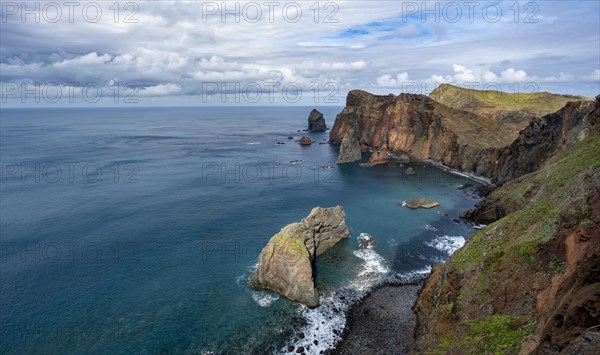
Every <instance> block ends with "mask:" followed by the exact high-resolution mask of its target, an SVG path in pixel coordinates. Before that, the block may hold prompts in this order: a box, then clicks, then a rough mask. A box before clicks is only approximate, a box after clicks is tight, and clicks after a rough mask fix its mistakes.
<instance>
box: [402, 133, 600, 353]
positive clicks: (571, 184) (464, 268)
mask: <svg viewBox="0 0 600 355" xmlns="http://www.w3.org/2000/svg"><path fill="white" fill-rule="evenodd" d="M599 156H600V135H599V134H598V133H597V132H596V133H594V134H592V135H590V136H589V137H588V138H586V139H584V140H583V141H582V142H580V143H577V144H575V145H573V146H570V147H566V148H565V149H564V150H562V151H561V152H559V153H558V154H557V155H555V156H554V157H552V158H551V159H550V160H549V161H548V162H547V163H546V164H545V165H544V166H543V167H542V168H540V170H538V171H537V172H535V173H533V174H529V175H526V176H523V177H522V178H520V179H518V180H515V181H513V182H511V183H509V184H506V185H504V186H502V187H500V188H499V189H498V190H496V191H495V192H494V194H496V195H498V194H503V195H506V196H511V198H512V199H513V201H514V205H512V206H513V207H512V208H513V209H514V211H512V213H510V212H509V214H508V215H507V216H506V217H504V218H502V219H500V220H498V221H497V222H495V223H493V224H491V225H489V226H487V227H486V228H484V229H482V230H480V231H478V232H477V233H475V234H474V235H472V236H471V237H470V238H469V240H468V241H467V243H466V244H465V246H464V247H463V248H462V249H459V250H458V251H457V252H456V253H455V254H454V255H452V256H451V257H450V259H449V260H448V261H447V262H446V263H445V264H440V265H437V266H436V267H435V268H434V270H433V273H432V275H431V276H430V277H429V279H428V280H427V282H426V283H425V285H424V287H423V289H422V290H421V292H420V295H419V298H418V301H417V304H416V306H415V311H416V313H417V319H418V326H417V331H416V336H417V345H416V348H415V349H414V351H415V353H450V354H453V353H455V354H476V353H482V352H488V353H505V354H516V353H522V354H553V353H559V352H560V351H562V350H564V349H568V348H569V347H570V346H571V345H572V344H575V343H577V342H578V337H579V336H580V335H581V334H583V333H585V331H586V330H588V328H591V327H593V326H595V325H598V324H600V312H599V310H600V273H599V271H600V193H599V191H600V161H599V158H598V157H599ZM494 194H493V195H494ZM583 343H585V344H588V345H589V346H593V344H591V343H589V342H586V341H584V342H583ZM597 345H598V344H596V346H597ZM583 353H586V351H583ZM590 353H591V352H590Z"/></svg>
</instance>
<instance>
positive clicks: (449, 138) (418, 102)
mask: <svg viewBox="0 0 600 355" xmlns="http://www.w3.org/2000/svg"><path fill="white" fill-rule="evenodd" d="M597 105H598V101H580V102H573V103H569V104H567V105H566V106H565V107H564V108H563V109H561V110H559V111H558V112H556V113H552V114H549V115H546V116H544V117H541V118H536V119H533V120H532V121H531V123H529V124H528V126H527V127H526V128H525V129H523V130H522V131H520V132H518V133H517V132H514V131H513V130H511V126H510V124H506V123H504V122H502V121H498V120H496V119H493V118H486V117H482V116H478V115H476V114H473V113H470V112H467V111H463V110H458V109H455V108H451V107H447V106H445V105H443V104H440V103H438V102H436V101H434V100H433V99H431V98H429V97H426V96H423V95H412V94H400V95H399V96H394V95H388V96H376V95H372V94H369V93H367V92H364V91H358V90H356V91H351V92H350V93H349V94H348V97H347V102H346V107H345V108H344V109H343V111H342V112H341V113H340V114H339V115H338V116H337V118H336V121H335V124H334V126H333V128H332V130H331V133H330V141H331V142H332V143H341V141H342V139H343V138H344V136H345V135H346V134H348V132H350V131H351V130H352V129H353V127H357V130H358V132H357V135H358V139H359V143H360V144H361V145H366V146H369V147H371V148H372V149H373V150H383V151H386V152H390V153H392V154H396V155H399V156H403V157H409V158H411V159H416V160H427V159H431V160H434V161H436V162H439V163H442V164H444V165H446V166H448V167H450V168H453V169H458V170H461V171H464V172H469V173H473V174H475V175H477V176H483V177H486V178H489V179H491V180H492V181H493V182H494V183H496V184H498V185H502V184H504V183H506V182H508V181H510V180H513V179H515V178H517V177H519V176H522V175H524V174H528V173H531V172H533V171H535V170H537V169H538V168H539V167H540V166H541V165H542V164H543V163H544V162H545V161H546V160H547V159H548V158H549V157H550V156H552V154H554V152H555V151H556V150H557V149H558V148H559V147H561V146H563V145H564V144H565V143H566V142H567V140H569V139H571V140H573V139H575V138H576V136H577V135H578V134H580V133H581V132H582V131H584V130H586V129H587V125H588V123H587V120H588V118H589V115H590V113H591V112H592V111H593V110H594V109H595V107H596V106H597ZM575 128H577V129H575Z"/></svg>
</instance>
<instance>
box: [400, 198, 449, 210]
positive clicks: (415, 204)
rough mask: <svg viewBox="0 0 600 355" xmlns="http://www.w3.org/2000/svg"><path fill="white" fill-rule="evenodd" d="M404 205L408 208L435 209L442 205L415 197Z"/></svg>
mask: <svg viewBox="0 0 600 355" xmlns="http://www.w3.org/2000/svg"><path fill="white" fill-rule="evenodd" d="M404 205H405V206H406V207H408V208H433V207H435V206H439V205H440V204H439V203H438V202H436V201H434V200H430V199H427V198H420V197H413V198H411V199H410V200H408V201H404Z"/></svg>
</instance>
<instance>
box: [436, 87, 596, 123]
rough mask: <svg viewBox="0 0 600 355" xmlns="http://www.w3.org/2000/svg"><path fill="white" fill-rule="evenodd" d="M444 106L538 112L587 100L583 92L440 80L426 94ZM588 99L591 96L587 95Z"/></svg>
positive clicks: (476, 110)
mask: <svg viewBox="0 0 600 355" xmlns="http://www.w3.org/2000/svg"><path fill="white" fill-rule="evenodd" d="M429 96H430V97H431V98H432V99H434V100H436V101H438V102H440V103H443V104H445V105H447V106H450V107H454V108H459V109H464V110H467V111H471V112H474V113H477V114H484V115H485V114H490V115H493V114H496V113H498V112H500V111H523V110H525V111H528V112H531V113H533V114H535V115H537V116H541V115H545V114H548V113H552V112H556V111H558V110H559V109H560V108H562V107H564V106H565V104H566V103H567V102H569V101H579V100H588V98H586V97H583V96H572V95H558V94H551V93H548V92H536V93H531V94H529V93H505V92H501V91H494V90H473V89H465V88H460V87H457V86H453V85H449V84H442V85H440V86H439V87H438V88H436V89H435V90H433V91H432V92H431V94H430V95H429ZM589 100H591V99H589Z"/></svg>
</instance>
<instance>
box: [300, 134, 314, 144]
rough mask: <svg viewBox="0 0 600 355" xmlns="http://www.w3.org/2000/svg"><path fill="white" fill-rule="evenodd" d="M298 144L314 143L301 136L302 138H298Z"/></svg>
mask: <svg viewBox="0 0 600 355" xmlns="http://www.w3.org/2000/svg"><path fill="white" fill-rule="evenodd" d="M298 143H299V144H300V145H311V144H313V143H314V141H313V140H312V139H310V138H308V137H307V136H302V138H300V140H299V141H298Z"/></svg>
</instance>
